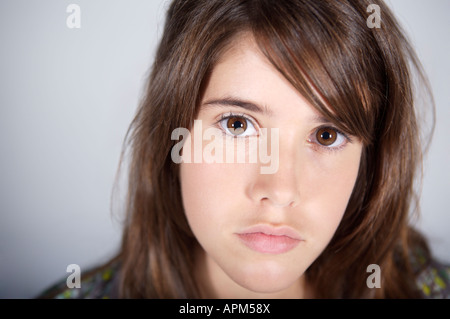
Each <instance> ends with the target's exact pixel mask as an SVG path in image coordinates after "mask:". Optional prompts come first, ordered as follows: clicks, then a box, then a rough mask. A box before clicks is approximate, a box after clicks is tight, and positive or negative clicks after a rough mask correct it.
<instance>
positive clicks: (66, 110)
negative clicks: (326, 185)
mask: <svg viewBox="0 0 450 319" xmlns="http://www.w3.org/2000/svg"><path fill="white" fill-rule="evenodd" d="M70 3H76V4H78V5H79V6H80V7H81V29H69V28H67V26H66V19H67V17H68V15H69V13H66V8H67V6H68V5H69V4H70ZM388 3H389V4H390V5H391V7H392V8H393V9H394V12H395V13H396V14H397V15H398V17H399V18H400V20H401V21H402V23H404V26H405V28H406V30H407V31H408V33H409V35H410V37H411V39H412V42H413V44H414V45H415V46H416V49H417V51H418V54H419V56H420V58H421V60H422V63H423V65H424V67H425V69H426V71H427V73H428V75H429V77H430V80H431V84H432V87H433V91H434V94H435V99H436V106H437V123H436V131H435V136H434V140H433V144H432V145H431V149H430V152H429V154H428V156H427V158H426V162H425V178H424V182H423V193H422V204H421V207H422V215H421V219H420V220H419V221H418V222H417V224H418V227H419V228H420V229H421V230H423V232H424V233H425V234H426V236H427V237H428V238H429V239H430V241H431V245H432V248H433V251H434V253H435V255H436V256H437V257H438V258H440V259H441V260H443V261H446V262H450V253H449V249H448V247H449V246H450V232H449V225H450V215H449V212H448V208H447V207H448V202H447V200H448V198H447V197H449V195H450V191H449V189H450V169H449V168H448V165H449V163H450V143H449V141H448V128H449V127H450V105H449V102H450V89H449V83H448V82H449V76H450V62H449V56H448V55H449V52H450V37H449V35H448V33H449V31H450V19H449V18H448V16H449V14H450V1H449V0H433V1H423V0H415V1H412V0H401V1H400V0H392V1H390V2H388ZM167 6H168V2H167V1H162V0H157V1H148V0H133V1H125V0H120V1H111V0H78V1H63V0H40V1H29V0H28V1H24V0H2V1H1V2H0V46H1V49H0V298H31V297H33V296H35V295H36V294H37V293H39V292H40V291H42V289H44V288H46V287H47V286H48V285H49V284H51V283H54V282H55V281H56V280H58V279H62V278H65V277H67V275H68V273H66V267H67V265H69V264H72V263H76V264H78V265H80V266H81V270H82V271H83V269H87V268H88V267H90V266H92V265H94V264H96V263H98V262H102V261H105V260H107V259H108V258H109V257H110V256H112V254H113V253H114V252H115V250H116V249H117V247H118V246H119V243H120V234H121V225H120V215H116V214H114V213H111V209H110V208H111V207H110V206H111V200H110V197H111V191H112V186H113V183H114V178H115V174H116V169H117V164H118V161H119V156H120V151H121V147H122V141H123V138H124V136H125V133H126V130H127V128H128V125H129V123H130V121H131V119H132V116H133V114H134V111H135V110H136V107H137V104H138V102H139V99H140V97H141V94H142V92H143V88H144V80H145V77H146V74H147V71H148V68H149V66H150V64H151V62H152V59H153V56H154V51H155V47H156V45H157V42H158V40H159V38H160V36H161V32H162V28H163V23H164V14H165V11H166V9H167ZM382 14H383V13H382V12H381V15H382Z"/></svg>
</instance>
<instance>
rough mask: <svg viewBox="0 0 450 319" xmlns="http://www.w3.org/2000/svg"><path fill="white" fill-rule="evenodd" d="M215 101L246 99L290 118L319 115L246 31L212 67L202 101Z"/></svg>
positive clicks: (266, 110)
mask: <svg viewBox="0 0 450 319" xmlns="http://www.w3.org/2000/svg"><path fill="white" fill-rule="evenodd" d="M218 100H221V101H225V103H222V104H227V105H231V104H232V103H230V101H233V100H234V101H241V102H249V103H252V104H255V105H257V106H260V109H261V110H263V111H264V112H265V113H266V114H270V115H274V116H278V117H281V116H282V115H283V114H284V116H285V117H286V118H291V119H292V118H296V117H297V116H304V115H305V113H307V115H308V116H309V117H311V118H315V119H318V118H319V117H320V114H319V113H318V112H317V111H316V110H315V109H314V108H313V107H312V106H311V105H310V104H309V102H308V101H307V100H306V99H305V98H304V97H303V96H302V95H301V94H300V93H299V92H298V91H297V90H296V89H295V88H294V87H293V86H292V85H291V83H290V82H289V81H288V80H287V79H286V78H285V77H284V76H283V75H282V74H281V73H280V72H278V71H277V69H276V68H275V67H274V66H273V65H272V64H271V63H270V61H269V60H268V59H267V58H266V57H265V55H264V54H263V53H262V52H261V50H260V49H259V47H258V45H257V44H256V42H255V40H254V38H253V37H252V36H251V35H249V34H244V35H241V36H239V37H236V38H235V39H234V41H232V42H231V43H230V44H229V45H228V46H227V48H226V49H225V50H224V51H223V53H222V55H221V56H220V59H219V60H218V62H217V64H216V65H215V66H214V68H213V70H212V73H211V76H210V78H209V81H208V84H207V86H206V90H205V93H204V96H203V102H202V104H203V105H204V104H205V103H206V104H211V103H208V102H210V101H218ZM212 104H214V103H212ZM215 104H217V103H215ZM241 104H242V103H241ZM253 109H255V108H253Z"/></svg>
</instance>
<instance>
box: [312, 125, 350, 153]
mask: <svg viewBox="0 0 450 319" xmlns="http://www.w3.org/2000/svg"><path fill="white" fill-rule="evenodd" d="M346 141H347V138H346V136H345V135H344V134H343V133H341V132H340V131H339V130H337V129H335V128H332V127H322V128H319V129H318V130H317V131H316V132H315V136H314V142H316V143H318V144H319V145H320V146H324V147H327V148H338V147H339V146H342V145H344V144H345V143H346Z"/></svg>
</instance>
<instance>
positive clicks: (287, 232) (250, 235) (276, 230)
mask: <svg viewBox="0 0 450 319" xmlns="http://www.w3.org/2000/svg"><path fill="white" fill-rule="evenodd" d="M236 235H237V236H238V237H239V239H240V240H241V242H242V243H243V244H244V245H245V246H247V247H248V248H250V249H251V250H254V251H256V252H260V253H263V254H282V253H285V252H288V251H290V250H292V249H294V248H295V247H296V246H297V245H298V244H299V243H300V242H301V241H303V239H302V238H301V237H300V235H299V234H298V233H297V232H296V231H295V230H293V229H292V228H290V227H287V226H282V227H272V226H269V225H257V226H253V227H250V228H248V229H245V230H244V231H242V232H240V233H236Z"/></svg>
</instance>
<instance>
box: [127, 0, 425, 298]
mask: <svg viewBox="0 0 450 319" xmlns="http://www.w3.org/2000/svg"><path fill="white" fill-rule="evenodd" d="M373 3H375V4H377V5H379V7H380V12H381V18H382V20H381V24H380V28H377V27H375V28H370V27H368V25H367V24H366V21H367V19H368V17H369V15H370V13H368V12H367V8H368V6H369V5H370V4H373ZM241 32H250V33H251V34H252V35H253V36H254V38H255V40H256V42H257V43H258V46H259V48H260V49H261V51H262V52H263V53H264V54H265V55H266V57H267V58H268V60H269V61H270V62H271V63H272V64H273V65H274V66H275V67H276V69H277V70H278V71H279V72H281V73H282V74H283V75H284V76H285V78H286V79H288V80H289V81H290V83H291V84H292V85H293V86H294V87H295V88H296V89H297V90H298V91H299V92H300V93H301V94H302V95H303V96H304V97H305V98H306V99H307V100H308V101H309V102H310V103H311V105H312V106H313V107H315V108H316V109H317V110H318V111H319V112H320V113H322V114H323V115H324V116H325V117H327V118H328V119H329V120H330V121H332V122H333V123H335V124H336V125H337V126H338V127H341V128H342V129H343V130H344V131H346V132H348V133H350V134H352V135H355V136H357V137H359V138H360V139H361V140H362V141H363V154H362V158H361V164H360V169H359V175H358V178H357V181H356V185H355V188H354V191H353V193H352V196H351V198H350V200H349V203H348V207H347V210H346V212H345V214H344V217H343V220H342V221H341V223H340V225H339V227H338V229H337V231H336V233H335V235H334V237H333V239H332V240H331V242H330V243H329V245H328V247H327V248H326V249H325V250H324V251H323V253H322V254H321V255H320V257H319V258H318V259H317V260H316V261H315V262H314V263H313V264H312V265H311V266H310V267H309V268H308V270H307V271H306V273H305V275H306V278H307V280H308V283H309V284H310V286H311V287H313V289H314V294H315V296H316V297H331V298H342V297H343V298H361V297H363V298H366V297H418V296H419V293H418V291H417V288H416V287H415V276H416V272H415V270H414V269H413V267H412V265H411V260H412V259H414V254H415V252H416V251H417V250H418V249H420V250H421V251H422V253H424V254H425V255H427V254H428V249H427V245H426V243H425V241H424V240H423V238H422V237H421V236H420V235H419V234H418V233H417V232H415V231H413V230H412V228H411V227H410V226H409V217H410V213H411V212H412V211H413V210H415V209H416V208H417V206H416V205H412V206H411V205H410V204H411V203H413V199H414V194H415V193H414V181H415V179H416V172H417V169H419V170H420V163H421V160H422V153H421V141H420V139H419V128H418V123H417V120H416V110H415V104H414V94H413V93H414V92H413V82H412V81H413V80H412V71H417V72H416V74H418V75H419V78H420V79H421V80H422V81H423V83H425V84H426V80H425V78H424V76H423V73H422V71H421V68H420V64H419V63H418V60H417V58H416V56H415V54H414V51H413V50H412V48H411V46H410V45H409V42H408V41H407V39H406V38H405V36H404V32H403V31H402V30H401V28H400V26H399V24H398V23H397V22H396V20H395V19H394V17H393V15H392V13H391V12H390V10H389V8H388V7H387V6H386V5H385V4H384V3H383V2H381V1H374V0H342V1H335V0H323V1H308V0H283V1H278V0H277V1H273V0H227V1H222V0H180V1H173V2H172V4H171V6H170V8H169V10H168V13H167V17H166V22H165V28H164V33H163V35H162V39H161V42H160V45H159V48H158V51H157V54H156V58H155V61H154V64H153V67H152V71H151V74H150V77H149V80H148V87H147V90H146V94H145V96H144V98H143V101H142V103H141V104H140V107H139V109H138V111H137V114H136V116H135V118H134V120H133V122H132V124H131V126H130V130H129V132H128V134H127V143H126V145H125V147H126V148H129V150H130V164H129V182H128V188H129V189H128V197H127V204H126V223H125V228H124V234H123V242H122V247H121V252H120V254H119V260H120V262H121V288H120V294H121V296H122V297H126V298H143V297H149V298H186V297H188V298H197V297H202V296H201V295H200V293H199V289H198V287H197V284H196V282H195V279H194V276H193V274H194V271H193V268H194V256H193V252H194V247H195V245H197V241H196V239H195V237H194V236H193V234H192V232H191V230H190V228H189V226H188V223H187V220H186V217H185V214H184V210H183V206H182V200H181V193H180V183H179V177H178V166H177V164H175V163H173V162H172V160H171V157H170V153H171V148H172V147H173V145H174V143H175V141H172V140H171V138H170V137H171V132H172V130H174V129H175V128H178V127H186V128H190V127H191V126H192V123H193V120H194V118H195V116H196V114H197V112H198V107H199V104H200V100H201V97H202V92H203V90H204V87H205V85H206V83H207V80H208V76H209V74H210V73H211V70H212V68H213V67H214V65H215V63H216V61H217V60H218V59H219V57H220V55H221V53H222V52H223V50H224V49H225V48H227V46H230V45H232V44H233V40H235V39H236V37H237V36H238V35H239V34H240V33H241ZM369 264H378V265H379V266H380V268H381V277H382V282H381V288H380V289H369V288H368V287H367V285H366V279H367V276H368V273H367V272H366V268H367V266H368V265H369Z"/></svg>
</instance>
